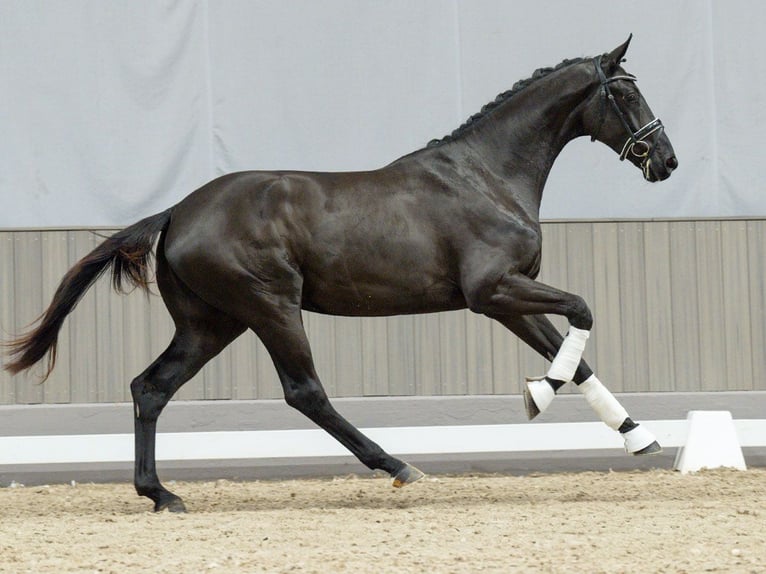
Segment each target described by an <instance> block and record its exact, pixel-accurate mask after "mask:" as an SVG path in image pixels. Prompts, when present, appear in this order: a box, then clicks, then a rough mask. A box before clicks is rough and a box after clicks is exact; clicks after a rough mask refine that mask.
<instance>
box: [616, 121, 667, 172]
mask: <svg viewBox="0 0 766 574" xmlns="http://www.w3.org/2000/svg"><path fill="white" fill-rule="evenodd" d="M663 129H665V126H663V125H662V122H661V121H660V119H659V118H654V119H653V120H652V121H650V122H649V123H648V124H646V125H645V126H644V127H642V128H641V129H639V130H638V131H637V132H636V133H634V134H631V136H630V137H629V138H628V139H627V140H626V142H625V145H624V146H622V152H620V161H623V160H624V159H625V158H626V157H628V154H629V153H631V154H633V155H634V156H635V157H638V158H646V157H647V156H648V155H649V152H650V151H651V149H652V146H651V145H649V144H648V143H647V142H646V141H645V140H646V138H648V137H649V136H650V135H652V134H653V133H655V132H658V131H661V130H663ZM637 148H638V149H637Z"/></svg>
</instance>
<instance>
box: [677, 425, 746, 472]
mask: <svg viewBox="0 0 766 574" xmlns="http://www.w3.org/2000/svg"><path fill="white" fill-rule="evenodd" d="M686 420H687V424H688V427H687V428H688V432H687V436H686V444H685V445H684V446H683V447H681V448H679V449H678V454H677V455H676V461H675V463H674V464H673V468H674V469H676V470H680V471H681V472H682V473H683V474H686V473H687V472H696V471H698V470H700V469H703V468H720V467H728V468H736V469H739V470H746V469H747V467H746V466H745V457H744V456H742V448H741V447H740V445H739V439H738V438H737V429H736V428H734V421H733V420H732V418H731V413H730V412H729V411H689V415H688V416H687V418H686Z"/></svg>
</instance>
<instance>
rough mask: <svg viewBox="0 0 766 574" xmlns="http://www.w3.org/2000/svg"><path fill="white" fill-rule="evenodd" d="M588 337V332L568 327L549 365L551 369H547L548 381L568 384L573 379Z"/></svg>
mask: <svg viewBox="0 0 766 574" xmlns="http://www.w3.org/2000/svg"><path fill="white" fill-rule="evenodd" d="M589 336H590V331H586V330H584V329H578V328H576V327H569V332H568V333H567V336H566V337H564V342H563V343H561V347H560V348H559V351H558V353H556V356H555V357H554V359H553V362H552V363H551V368H550V369H548V375H547V377H548V378H549V379H553V380H554V381H563V382H565V383H568V382H569V381H571V380H572V379H573V378H574V375H575V371H576V370H577V367H578V365H579V364H580V360H581V359H582V354H583V351H585V343H586V342H587V341H588V337H589Z"/></svg>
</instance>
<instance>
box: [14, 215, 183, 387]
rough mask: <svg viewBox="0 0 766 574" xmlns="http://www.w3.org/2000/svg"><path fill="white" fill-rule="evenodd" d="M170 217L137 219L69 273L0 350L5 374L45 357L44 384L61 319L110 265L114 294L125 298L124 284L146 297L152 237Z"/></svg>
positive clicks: (53, 359) (51, 365)
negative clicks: (30, 323)
mask: <svg viewBox="0 0 766 574" xmlns="http://www.w3.org/2000/svg"><path fill="white" fill-rule="evenodd" d="M170 211H171V210H170V209H168V210H167V211H163V212H162V213H158V214H157V215H152V216H151V217H147V218H146V219H142V220H141V221H139V222H138V223H135V224H133V225H131V226H130V227H127V228H125V229H123V230H122V231H119V232H117V233H115V234H114V235H112V236H111V237H108V238H107V239H106V240H104V241H103V242H102V243H101V244H100V245H99V246H98V247H96V248H95V249H94V250H93V251H91V252H90V253H89V254H88V255H86V256H85V257H83V258H82V259H81V260H80V261H79V262H78V263H77V264H76V265H75V266H74V267H72V268H71V269H70V270H69V271H68V272H67V274H66V275H64V278H63V279H62V280H61V284H60V285H59V287H58V289H56V293H55V295H54V296H53V300H52V301H51V304H50V306H49V307H48V309H47V310H46V311H45V313H44V314H43V315H42V317H41V318H40V319H39V324H38V325H37V327H36V328H35V329H33V330H32V331H30V332H28V333H25V334H23V335H21V336H20V337H18V338H17V339H14V340H13V341H10V342H9V343H7V344H5V345H4V346H5V347H7V348H8V351H7V352H8V355H9V356H10V357H11V358H12V360H11V361H10V362H9V363H7V364H6V365H5V367H4V368H5V370H7V371H10V372H11V373H13V374H16V373H18V372H19V371H23V370H25V369H28V368H30V367H31V366H32V365H34V364H35V363H37V362H39V361H40V360H42V359H43V357H45V355H46V354H47V355H48V364H47V365H46V369H45V374H44V375H43V380H45V379H47V378H48V375H50V372H51V371H52V370H53V367H54V366H55V364H56V344H57V342H58V333H59V330H60V329H61V325H62V324H63V323H64V319H66V317H67V315H69V313H71V312H72V310H73V309H74V308H75V306H76V305H77V303H79V301H80V299H81V298H82V296H83V295H84V294H85V292H86V291H87V290H88V288H89V287H90V286H91V285H93V283H95V281H96V279H98V278H99V277H101V275H103V273H104V272H105V271H106V270H107V269H108V268H109V266H110V265H111V267H112V285H113V286H114V288H115V290H116V291H118V292H125V290H124V288H123V286H124V284H125V282H127V284H128V285H129V286H132V287H140V288H141V289H144V290H146V291H148V289H149V274H148V267H149V264H150V262H151V258H152V247H153V246H154V241H155V239H156V238H157V235H158V234H159V233H160V232H161V231H162V230H163V229H165V228H166V227H167V225H168V223H169V222H170Z"/></svg>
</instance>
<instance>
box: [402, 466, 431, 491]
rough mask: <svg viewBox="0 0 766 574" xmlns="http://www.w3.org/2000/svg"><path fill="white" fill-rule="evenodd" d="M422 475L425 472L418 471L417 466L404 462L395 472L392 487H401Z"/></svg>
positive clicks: (415, 480)
mask: <svg viewBox="0 0 766 574" xmlns="http://www.w3.org/2000/svg"><path fill="white" fill-rule="evenodd" d="M424 476H425V474H424V473H422V472H421V471H419V470H418V469H417V468H415V467H414V466H412V465H411V464H406V463H405V465H404V468H403V469H402V470H400V471H399V472H397V473H396V476H394V488H402V487H403V486H407V485H408V484H412V483H413V482H417V481H418V480H420V479H421V478H423V477H424Z"/></svg>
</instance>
